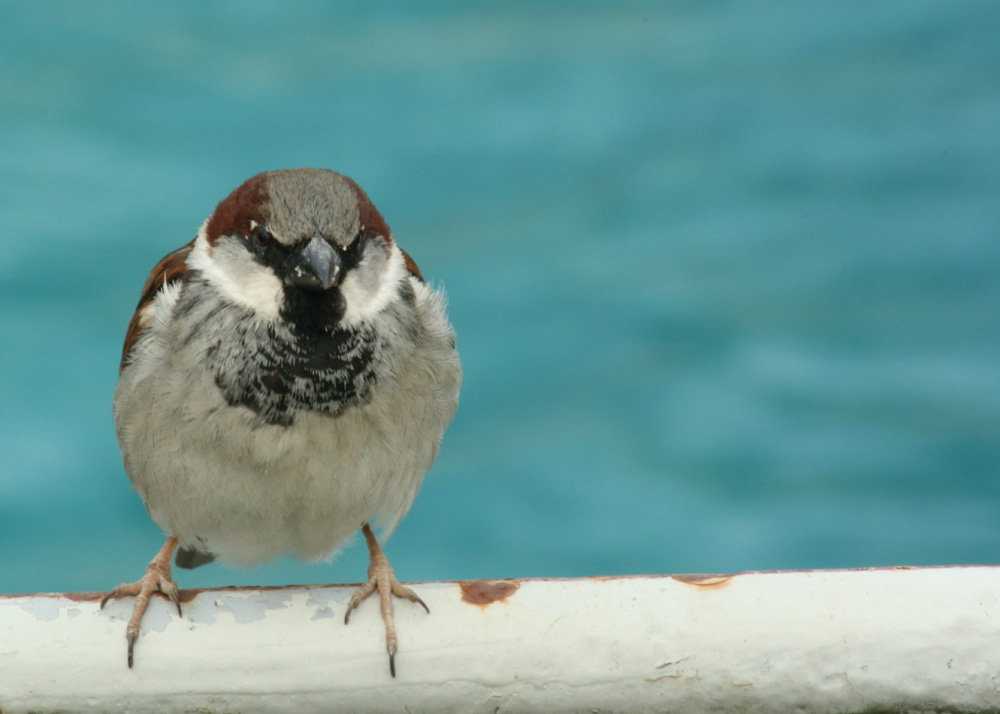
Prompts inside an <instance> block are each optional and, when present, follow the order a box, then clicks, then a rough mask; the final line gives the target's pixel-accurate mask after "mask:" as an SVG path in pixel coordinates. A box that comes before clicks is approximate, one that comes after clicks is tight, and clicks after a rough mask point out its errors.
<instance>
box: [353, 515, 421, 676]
mask: <svg viewBox="0 0 1000 714" xmlns="http://www.w3.org/2000/svg"><path fill="white" fill-rule="evenodd" d="M361 532H362V533H364V535H365V540H366V541H367V542H368V557H369V558H370V559H371V564H370V565H369V566H368V582H366V583H365V584H364V585H362V586H361V587H360V588H358V589H357V590H355V591H354V594H353V595H351V599H350V601H349V602H348V603H347V612H346V613H345V614H344V624H345V625H346V624H347V622H348V620H350V619H351V612H352V611H353V610H354V608H356V607H357V606H358V605H359V604H361V601H362V600H364V599H365V598H366V597H368V596H369V595H371V594H372V593H373V592H375V590H376V589H378V596H379V600H380V601H381V604H382V620H383V622H385V648H386V650H388V652H389V672H390V673H392V676H393V677H395V676H396V625H395V623H394V622H393V619H392V596H393V595H395V596H396V597H403V598H406V599H407V600H409V601H410V602H415V603H417V604H419V605H422V606H423V608H424V609H425V610H427V613H428V614H430V611H431V610H430V608H429V607H427V604H426V603H425V602H424V601H423V600H421V599H420V598H419V597H418V596H417V594H416V593H415V592H413V591H412V590H411V589H410V588H408V587H406V586H405V585H403V584H402V583H400V582H399V581H398V580H396V575H395V573H393V572H392V566H391V565H389V560H388V559H387V558H386V557H385V553H383V552H382V548H381V547H380V546H379V544H378V541H377V540H375V534H374V533H372V529H371V526H369V525H368V524H367V523H365V524H364V525H363V526H361Z"/></svg>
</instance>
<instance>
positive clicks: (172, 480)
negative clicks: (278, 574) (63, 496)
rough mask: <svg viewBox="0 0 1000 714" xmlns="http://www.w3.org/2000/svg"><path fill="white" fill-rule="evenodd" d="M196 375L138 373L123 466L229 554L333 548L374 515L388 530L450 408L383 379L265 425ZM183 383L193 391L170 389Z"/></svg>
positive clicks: (184, 533) (317, 552) (306, 555)
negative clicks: (335, 407) (322, 407)
mask: <svg viewBox="0 0 1000 714" xmlns="http://www.w3.org/2000/svg"><path fill="white" fill-rule="evenodd" d="M200 382H201V383H199V384H191V385H185V387H186V388H185V389H183V390H178V389H177V388H176V385H170V386H167V385H162V384H160V385H157V381H156V380H154V379H150V380H148V381H147V383H145V384H136V385H134V388H133V389H132V390H131V391H130V393H129V398H128V399H127V401H126V402H123V403H122V404H119V405H118V407H119V408H118V409H116V424H117V426H118V430H119V436H120V440H121V444H122V453H123V456H124V459H125V465H126V471H127V472H128V474H129V477H130V478H131V479H132V482H133V483H134V484H135V487H136V489H137V490H138V492H139V494H140V495H141V496H142V498H143V501H144V502H145V503H146V506H147V508H148V509H149V512H150V515H151V516H152V518H153V520H154V521H155V522H156V523H157V525H159V526H160V528H162V529H163V530H164V531H166V532H168V533H172V534H174V535H176V536H177V537H178V539H179V540H180V542H181V544H182V545H184V546H187V547H195V548H199V549H202V550H208V551H210V552H212V553H215V554H216V555H217V556H218V557H219V558H220V559H222V560H223V561H225V562H228V563H230V564H233V565H241V566H245V565H254V564H258V563H262V562H266V561H268V560H270V559H272V558H274V557H276V556H278V555H282V554H292V555H295V556H296V557H298V558H300V559H303V560H315V559H320V558H325V557H329V556H330V555H332V554H333V553H334V552H335V551H336V550H337V548H338V547H339V546H340V545H342V543H343V542H344V541H345V540H346V539H347V538H349V537H350V536H351V535H352V534H353V533H354V532H355V531H356V530H358V529H359V528H360V527H361V525H362V524H363V523H364V522H366V521H371V520H372V519H374V518H375V517H376V516H378V517H379V522H380V524H381V525H384V526H385V528H386V535H388V534H389V533H390V532H391V530H392V529H393V528H394V527H395V525H396V523H398V521H399V520H400V519H401V518H402V517H403V516H404V515H405V514H406V512H407V510H409V507H410V505H411V503H412V502H413V499H414V497H415V495H416V492H417V490H418V488H419V487H420V482H421V480H422V478H423V474H424V472H425V471H426V470H427V469H428V468H429V467H430V465H431V463H432V462H433V460H434V457H435V456H436V453H437V448H438V444H439V443H440V439H441V435H442V433H443V431H444V428H445V426H446V425H447V421H448V419H449V418H450V414H447V415H445V414H443V413H440V414H437V415H436V412H442V411H445V410H439V409H435V408H434V404H433V403H432V401H431V397H430V395H428V396H422V395H421V394H420V393H419V392H417V393H414V392H412V391H399V390H396V391H397V392H398V393H397V394H396V398H390V397H389V392H390V391H392V390H386V389H379V390H375V393H374V396H373V399H372V400H371V402H370V403H369V404H367V405H364V406H360V407H356V408H354V409H351V410H348V411H347V412H345V413H343V414H341V415H340V416H337V417H331V416H330V415H328V414H325V413H307V414H302V415H300V416H299V418H298V419H297V420H296V422H295V423H294V424H292V425H290V426H282V425H268V424H265V425H261V424H260V422H259V420H257V419H256V415H255V414H253V412H251V411H250V410H248V409H246V408H243V407H232V406H229V405H228V404H226V403H225V402H224V400H223V399H222V398H221V396H220V395H219V392H218V389H217V388H216V386H215V384H214V383H212V382H211V381H210V380H207V379H202V380H200ZM158 386H159V388H158ZM382 386H383V387H384V386H386V385H382ZM177 394H185V395H187V396H186V397H185V398H184V399H183V400H181V401H180V402H177V401H176V400H171V398H170V397H169V396H168V395H177ZM407 394H408V395H409V396H406V395H407ZM452 411H453V410H452ZM143 412H145V413H143ZM178 415H180V416H178ZM435 416H436V418H435ZM136 424H143V425H144V426H143V428H141V429H138V428H134V425H136ZM178 424H180V425H181V428H178ZM139 455H144V457H139Z"/></svg>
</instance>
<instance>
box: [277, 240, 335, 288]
mask: <svg viewBox="0 0 1000 714" xmlns="http://www.w3.org/2000/svg"><path fill="white" fill-rule="evenodd" d="M343 268H344V264H343V263H342V262H341V260H340V253H338V252H337V250H336V249H335V248H334V247H333V246H331V245H330V244H329V243H328V242H327V240H326V239H325V238H323V236H321V235H319V234H318V233H317V234H316V235H314V236H313V237H312V238H311V239H310V240H309V242H308V243H306V244H305V245H304V246H303V247H302V248H299V249H298V250H296V251H295V252H294V253H292V254H291V255H290V256H288V259H287V260H286V261H285V283H287V284H288V285H292V286H294V287H297V288H305V289H307V290H326V289H328V288H330V287H332V286H334V285H336V284H337V283H339V282H340V278H341V277H342V275H341V274H342V272H343Z"/></svg>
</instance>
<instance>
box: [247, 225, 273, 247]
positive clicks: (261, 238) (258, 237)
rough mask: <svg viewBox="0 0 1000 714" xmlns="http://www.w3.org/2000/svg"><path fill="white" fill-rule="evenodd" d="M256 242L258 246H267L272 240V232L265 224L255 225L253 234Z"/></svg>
mask: <svg viewBox="0 0 1000 714" xmlns="http://www.w3.org/2000/svg"><path fill="white" fill-rule="evenodd" d="M251 235H252V238H253V242H254V244H255V245H256V246H257V247H258V248H263V247H265V246H266V245H267V244H268V243H270V242H271V239H272V238H271V233H270V231H268V230H267V229H266V228H264V226H254V229H253V233H252V234H251Z"/></svg>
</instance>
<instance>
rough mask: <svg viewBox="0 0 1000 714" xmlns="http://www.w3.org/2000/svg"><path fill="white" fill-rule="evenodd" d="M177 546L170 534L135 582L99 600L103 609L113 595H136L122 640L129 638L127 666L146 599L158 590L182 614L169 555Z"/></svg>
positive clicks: (130, 664) (170, 555) (130, 661)
mask: <svg viewBox="0 0 1000 714" xmlns="http://www.w3.org/2000/svg"><path fill="white" fill-rule="evenodd" d="M176 549H177V537H176V536H170V537H169V538H167V542H166V543H164V544H163V547H162V548H160V552H159V553H157V554H156V557H155V558H153V559H152V560H151V561H149V565H147V566H146V572H145V574H144V575H143V576H142V577H141V578H139V579H138V580H136V581H135V582H134V583H122V584H121V585H119V586H118V587H116V588H115V589H114V590H112V591H111V592H109V593H108V594H107V595H105V596H104V599H103V600H101V607H102V608H103V607H104V606H105V605H106V604H107V603H108V600H111V599H112V598H115V599H117V598H120V597H125V596H127V595H134V596H135V606H134V607H133V608H132V617H131V619H129V621H128V627H127V628H126V629H125V639H126V640H127V641H128V666H129V667H131V666H132V650H133V648H134V647H135V641H136V640H137V639H139V623H140V622H141V621H142V615H143V613H145V612H146V606H147V605H149V598H150V597H151V596H152V595H153V593H154V592H156V590H159V591H160V593H161V594H163V595H164V596H165V597H167V598H169V599H170V601H171V602H172V603H174V605H176V606H177V614H178V615H180V614H181V601H180V598H179V597H178V595H177V583H175V582H174V579H173V575H172V573H171V570H170V558H171V557H172V556H173V554H174V550H176Z"/></svg>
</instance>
